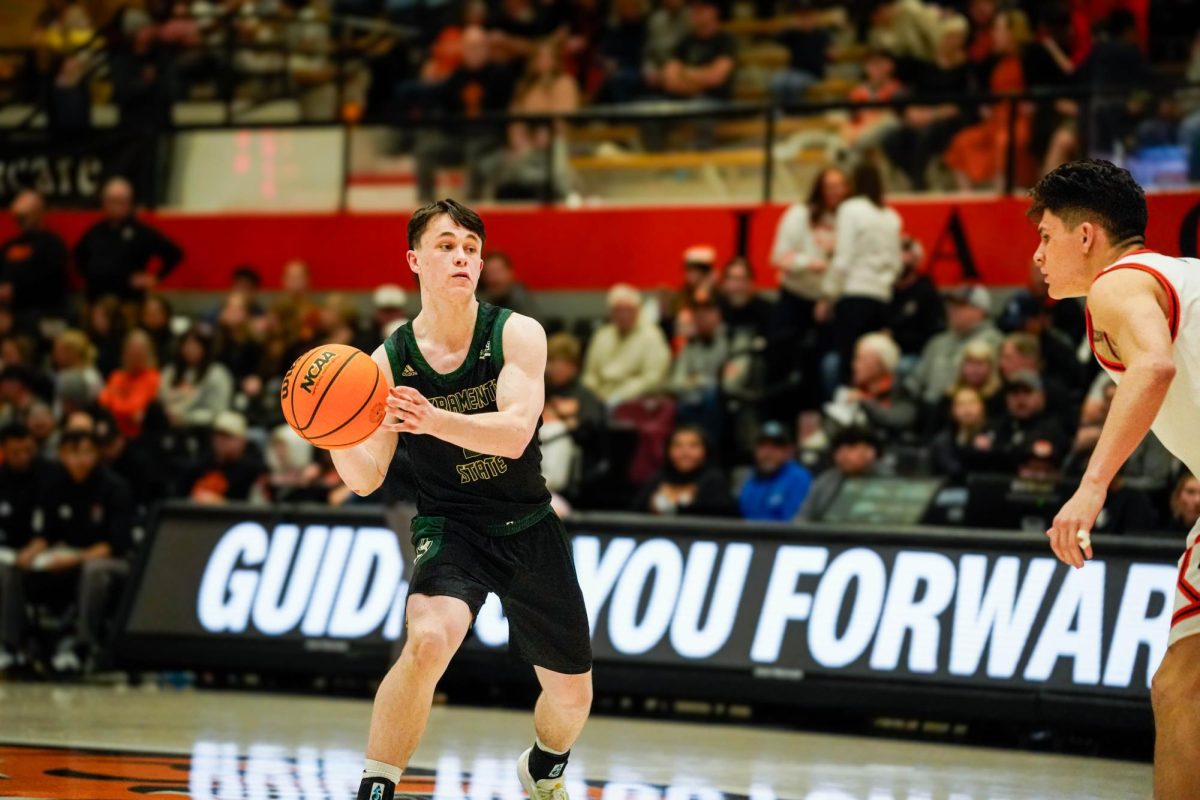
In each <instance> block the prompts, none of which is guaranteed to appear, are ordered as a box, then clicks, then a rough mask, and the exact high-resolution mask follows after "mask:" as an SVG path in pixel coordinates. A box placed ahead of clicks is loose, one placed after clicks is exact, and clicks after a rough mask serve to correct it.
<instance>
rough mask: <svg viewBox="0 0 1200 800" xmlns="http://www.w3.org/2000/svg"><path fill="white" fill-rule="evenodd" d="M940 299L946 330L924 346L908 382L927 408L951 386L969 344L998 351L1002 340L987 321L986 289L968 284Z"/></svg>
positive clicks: (989, 309)
mask: <svg viewBox="0 0 1200 800" xmlns="http://www.w3.org/2000/svg"><path fill="white" fill-rule="evenodd" d="M943 298H944V300H945V303H946V322H947V328H946V330H944V331H942V332H941V333H939V334H938V335H937V336H934V337H933V338H932V339H930V340H929V343H928V344H926V345H925V349H924V350H922V351H921V360H920V361H918V362H917V366H916V368H915V369H914V370H913V371H912V373H911V374H910V375H909V376H908V379H907V380H908V387H909V390H910V391H911V392H912V394H913V395H914V396H915V397H917V398H918V399H920V401H921V402H922V403H924V404H925V405H926V406H936V405H938V404H939V403H941V402H942V401H943V399H944V398H945V396H946V392H947V390H949V388H950V387H951V386H952V385H954V381H955V377H956V376H957V374H958V364H959V361H961V360H962V352H963V348H964V347H966V345H967V343H968V342H971V341H974V340H976V339H980V340H983V341H985V342H987V343H988V344H989V345H991V347H992V349H993V350H999V348H1000V341H1001V339H1002V338H1003V335H1002V334H1001V333H1000V331H998V330H997V329H996V326H995V325H993V324H992V322H991V319H990V317H991V312H992V298H991V295H990V294H988V290H987V289H985V288H984V287H982V286H979V285H978V284H968V285H965V286H959V287H957V288H955V289H951V290H949V291H947V292H946V293H945V294H944V295H943Z"/></svg>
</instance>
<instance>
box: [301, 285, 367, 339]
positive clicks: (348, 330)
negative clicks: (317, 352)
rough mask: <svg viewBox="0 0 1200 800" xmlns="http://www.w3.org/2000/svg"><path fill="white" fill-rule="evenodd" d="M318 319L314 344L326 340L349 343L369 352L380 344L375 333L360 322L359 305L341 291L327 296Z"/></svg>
mask: <svg viewBox="0 0 1200 800" xmlns="http://www.w3.org/2000/svg"><path fill="white" fill-rule="evenodd" d="M318 320H319V321H318V323H317V330H316V332H315V340H314V341H313V346H316V345H318V344H324V343H326V342H332V343H336V344H348V345H351V346H353V347H357V348H358V349H359V350H362V351H364V352H367V353H369V352H371V351H372V350H374V349H375V348H376V347H378V346H379V340H378V339H376V338H375V335H374V334H372V333H368V332H365V331H363V329H362V327H361V326H360V325H359V324H358V305H357V304H356V303H355V302H354V300H352V299H351V298H350V297H349V296H347V295H345V294H342V293H341V292H333V293H331V294H328V295H326V296H325V304H324V305H322V306H321V310H320V312H319V314H318Z"/></svg>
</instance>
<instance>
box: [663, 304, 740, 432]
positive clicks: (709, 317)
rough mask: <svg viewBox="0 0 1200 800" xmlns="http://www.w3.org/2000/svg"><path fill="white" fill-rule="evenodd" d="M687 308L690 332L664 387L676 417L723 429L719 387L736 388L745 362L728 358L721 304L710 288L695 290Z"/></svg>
mask: <svg viewBox="0 0 1200 800" xmlns="http://www.w3.org/2000/svg"><path fill="white" fill-rule="evenodd" d="M688 310H689V311H690V312H691V317H692V320H693V330H692V335H691V336H690V337H688V340H687V344H685V345H684V346H683V349H682V350H681V351H680V353H679V355H678V356H677V357H676V358H675V363H674V365H673V366H672V368H671V377H670V378H669V379H668V381H667V389H668V390H669V391H670V392H671V393H672V394H673V395H675V400H676V403H677V404H678V405H677V406H676V408H677V415H678V417H679V419H680V420H682V421H685V422H694V423H696V424H698V425H701V426H702V427H704V428H705V430H708V431H713V432H716V431H720V430H722V429H723V417H722V414H721V406H720V401H719V395H720V390H721V388H722V387H724V388H725V389H737V388H740V387H741V386H742V385H743V384H744V383H745V380H746V377H747V365H746V364H745V363H744V361H742V360H740V359H739V360H731V359H730V354H731V350H730V346H729V340H728V338H727V337H726V333H725V329H724V326H723V325H722V323H721V306H720V304H719V303H718V302H717V297H716V294H715V293H714V292H712V291H711V290H709V289H701V290H700V291H698V292H696V294H694V295H693V296H692V298H691V301H690V302H689V303H688Z"/></svg>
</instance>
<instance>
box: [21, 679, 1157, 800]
mask: <svg viewBox="0 0 1200 800" xmlns="http://www.w3.org/2000/svg"><path fill="white" fill-rule="evenodd" d="M370 711H371V707H370V703H369V702H367V701H366V700H345V699H322V698H312V697H295V696H290V695H281V694H270V695H267V694H251V693H245V692H236V693H234V692H217V691H194V690H183V691H173V690H159V689H143V688H111V687H98V686H61V685H53V684H24V683H0V797H6V798H10V797H18V798H58V799H62V798H87V800H110V798H111V800H118V799H121V800H132V798H138V797H141V798H144V797H147V796H151V797H156V796H163V795H166V796H190V797H194V798H204V799H205V800H268V798H276V799H278V800H293V799H294V800H323V799H324V798H336V800H350V799H351V798H353V797H354V793H355V791H356V789H357V786H358V775H359V771H360V770H361V768H362V761H361V759H362V748H363V746H364V744H365V737H366V730H367V723H368V720H369V717H370ZM531 738H532V730H531V723H530V717H529V715H527V714H522V713H517V712H513V711H503V710H493V709H471V708H462V707H437V708H435V709H434V711H433V716H432V718H431V719H430V725H429V730H428V733H427V734H426V737H425V740H424V742H423V743H422V744H421V747H420V749H419V750H418V751H417V754H416V757H415V758H414V759H413V768H412V769H410V771H409V773H407V774H406V786H405V787H404V794H405V795H408V796H418V797H420V796H424V797H426V798H429V797H430V796H432V797H433V798H434V800H520V799H521V798H522V795H521V792H520V789H519V786H518V784H517V781H516V776H515V774H514V771H513V765H514V761H515V758H516V756H517V755H518V754H519V753H520V752H521V750H523V749H524V748H525V747H526V746H527V744H528V743H529V741H530V740H531ZM569 774H570V775H571V776H572V778H573V779H574V783H573V784H571V785H570V786H569V788H571V795H572V798H573V800H738V799H739V798H749V800H1001V799H1003V800H1019V799H1021V798H1031V799H1032V798H1038V799H1039V800H1043V799H1044V800H1058V799H1059V798H1062V800H1068V798H1069V799H1070V800H1093V799H1094V800H1133V799H1134V798H1148V797H1149V796H1150V767H1149V765H1146V764H1140V763H1129V762H1121V761H1107V760H1101V759H1093V758H1080V757H1067V756H1056V755H1042V754H1030V753H1022V752H1013V751H1009V750H991V749H983V748H974V747H963V746H954V745H940V744H928V743H920V742H908V741H892V740H887V739H879V738H858V737H850V736H831V735H824V734H810V733H799V732H792V731H781V730H776V729H766V728H755V727H740V726H733V725H723V724H722V725H717V724H702V723H676V722H662V721H657V720H630V719H624V718H611V717H610V718H604V717H597V718H595V719H593V720H592V721H591V723H590V724H589V726H588V729H587V731H586V732H585V733H584V736H583V739H582V740H581V741H580V742H579V743H578V745H577V746H576V748H575V751H574V753H573V754H572V756H571V765H570V768H569ZM584 779H586V785H585V784H584Z"/></svg>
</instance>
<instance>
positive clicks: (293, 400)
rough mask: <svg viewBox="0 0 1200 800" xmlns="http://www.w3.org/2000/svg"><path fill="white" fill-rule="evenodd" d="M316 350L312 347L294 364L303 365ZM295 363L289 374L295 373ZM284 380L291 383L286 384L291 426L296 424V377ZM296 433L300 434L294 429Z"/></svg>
mask: <svg viewBox="0 0 1200 800" xmlns="http://www.w3.org/2000/svg"><path fill="white" fill-rule="evenodd" d="M316 349H317V348H315V347H314V348H313V349H312V350H309V351H308V352H307V353H305V354H304V355H302V356H300V359H299V361H298V362H296V363H300V364H303V363H304V360H305V359H306V358H308V357H309V356H310V355H312V352H313V350H316ZM296 363H293V364H292V369H291V370H289V372H294V371H295V369H296ZM284 380H291V383H289V384H288V398H289V402H290V403H291V404H292V423H293V424H295V422H296V391H295V389H296V385H295V384H296V376H295V375H294V374H293V375H292V376H291V377H290V379H289V378H287V377H285V378H284ZM310 422H311V420H310ZM296 433H300V430H299V429H298V428H297V429H296ZM300 435H301V436H304V434H302V433H300Z"/></svg>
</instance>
